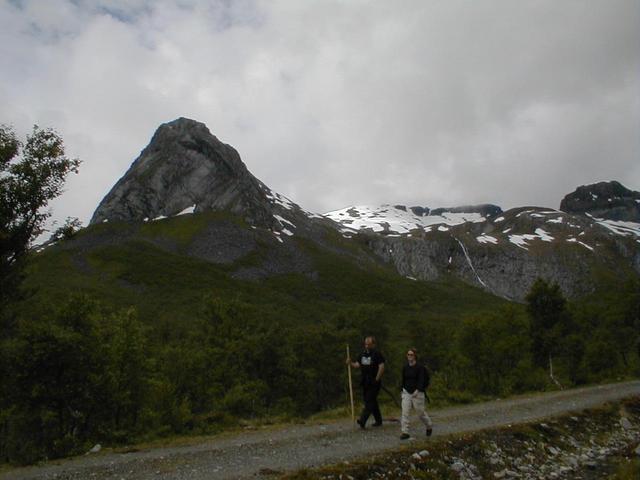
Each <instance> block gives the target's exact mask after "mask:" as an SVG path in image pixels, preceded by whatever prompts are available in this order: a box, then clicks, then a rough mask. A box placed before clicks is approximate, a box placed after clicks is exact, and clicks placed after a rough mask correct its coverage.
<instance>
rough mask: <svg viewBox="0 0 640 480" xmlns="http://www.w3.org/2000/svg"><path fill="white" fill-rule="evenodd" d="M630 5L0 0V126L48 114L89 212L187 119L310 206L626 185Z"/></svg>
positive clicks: (633, 124)
mask: <svg viewBox="0 0 640 480" xmlns="http://www.w3.org/2000/svg"><path fill="white" fill-rule="evenodd" d="M638 25H640V1H638V0H615V1H614V0H600V1H587V0H583V1H571V0H563V1H557V0H551V1H513V0H504V1H470V0H467V1H457V0H444V1H425V0H417V1H400V0H398V1H378V2H369V1H356V0H349V1H346V0H345V1H328V0H327V1H307V0H305V1H300V0H288V1H258V0H256V1H249V0H246V1H244V0H240V1H190V0H175V1H169V0H163V1H155V0H154V1H145V0H138V1H126V0H103V1H90V0H75V1H71V0H69V1H65V0H56V1H54V0H32V1H30V0H22V1H20V0H0V60H1V65H2V68H1V69H0V123H9V124H13V125H14V126H15V127H16V130H17V131H18V132H19V133H20V134H25V133H26V132H28V131H29V130H30V129H31V126H32V125H33V124H34V123H37V124H38V125H40V126H43V127H54V128H55V129H56V130H57V131H58V132H59V133H60V134H61V135H62V136H63V138H64V140H65V143H66V146H67V150H68V153H69V154H70V156H74V157H79V158H80V159H81V160H82V161H83V164H82V166H81V173H80V174H79V175H77V176H76V177H74V178H72V179H71V180H70V181H69V182H68V186H67V192H66V193H65V194H64V196H63V197H62V198H61V199H59V200H58V201H56V202H55V203H54V216H55V217H56V218H64V217H66V216H77V217H80V219H81V220H83V221H85V222H86V221H88V219H89V218H90V216H91V214H92V212H93V210H94V209H95V207H96V206H97V204H98V203H99V201H100V200H101V199H102V197H103V196H104V195H105V194H106V193H107V192H108V191H109V189H110V188H111V187H112V186H113V184H114V183H115V182H116V181H117V180H118V178H120V177H121V176H122V175H123V174H124V173H125V171H126V170H127V168H128V167H129V165H130V164H131V162H132V161H133V160H134V159H135V157H137V155H138V154H139V152H140V150H142V148H144V147H145V146H146V144H147V143H148V141H149V140H150V138H151V135H152V134H153V132H154V131H155V129H156V128H157V127H158V125H159V124H161V123H163V122H167V121H170V120H173V119H175V118H177V117H180V116H185V117H189V118H193V119H196V120H199V121H202V122H204V123H206V124H207V126H208V127H209V129H210V130H211V132H212V133H213V134H214V135H216V136H217V137H218V138H219V139H220V140H222V141H224V142H226V143H229V144H231V145H233V146H234V147H235V148H236V149H237V150H238V151H239V153H240V155H241V157H242V159H243V161H244V162H245V163H246V165H247V167H248V168H249V170H250V171H251V172H252V173H253V174H254V175H255V176H257V177H258V178H260V179H261V180H262V181H264V182H265V183H266V184H267V185H269V186H270V187H271V188H272V189H274V190H276V191H278V192H280V193H282V194H284V195H287V196H288V197H290V198H291V199H292V200H294V201H296V202H297V203H299V204H300V205H302V206H303V207H305V208H306V209H308V210H312V211H316V212H326V211H329V210H334V209H338V208H342V207H345V206H347V205H353V204H373V205H375V204H380V203H401V204H407V205H424V206H429V207H437V206H453V205H460V204H469V203H484V202H489V203H496V204H498V205H500V206H502V207H503V208H505V209H506V208H510V207H514V206H521V205H540V206H548V207H555V208H557V207H558V206H559V203H560V200H561V198H562V196H563V195H565V194H566V193H569V192H570V191H572V190H573V189H574V188H575V187H577V186H578V185H582V184H585V183H592V182H596V181H601V180H612V179H617V180H619V181H621V182H622V183H623V184H625V185H626V186H627V187H628V188H632V189H634V190H639V189H640V161H639V160H640V28H638Z"/></svg>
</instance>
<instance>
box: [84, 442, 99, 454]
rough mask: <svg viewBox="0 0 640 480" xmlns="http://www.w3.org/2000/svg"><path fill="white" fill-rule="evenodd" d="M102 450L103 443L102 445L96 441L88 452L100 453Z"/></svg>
mask: <svg viewBox="0 0 640 480" xmlns="http://www.w3.org/2000/svg"><path fill="white" fill-rule="evenodd" d="M100 450H102V445H100V444H99V443H96V444H95V445H94V446H93V448H91V450H89V451H88V452H87V454H89V453H98V452H99V451H100Z"/></svg>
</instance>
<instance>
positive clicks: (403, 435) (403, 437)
mask: <svg viewBox="0 0 640 480" xmlns="http://www.w3.org/2000/svg"><path fill="white" fill-rule="evenodd" d="M409 437H411V435H409V434H408V433H403V434H402V435H400V440H406V439H407V438H409Z"/></svg>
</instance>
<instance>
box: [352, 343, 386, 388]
mask: <svg viewBox="0 0 640 480" xmlns="http://www.w3.org/2000/svg"><path fill="white" fill-rule="evenodd" d="M358 363H359V364H360V371H361V372H362V381H361V383H362V385H371V384H372V383H374V381H375V379H376V375H377V374H378V366H379V365H380V364H381V363H384V357H383V356H382V354H381V353H380V352H379V351H377V350H369V351H366V350H365V351H363V352H362V353H361V354H360V355H359V356H358Z"/></svg>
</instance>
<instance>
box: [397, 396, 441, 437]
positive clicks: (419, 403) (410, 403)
mask: <svg viewBox="0 0 640 480" xmlns="http://www.w3.org/2000/svg"><path fill="white" fill-rule="evenodd" d="M424 401H425V400H424V392H418V393H416V394H415V396H413V395H411V394H410V393H408V392H407V391H406V390H405V389H402V417H400V428H402V433H409V414H410V413H411V407H413V409H414V410H415V411H416V413H417V414H418V417H419V418H420V420H421V421H422V423H424V424H425V426H427V427H432V426H433V422H432V421H431V418H429V415H427V412H425V410H424Z"/></svg>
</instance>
